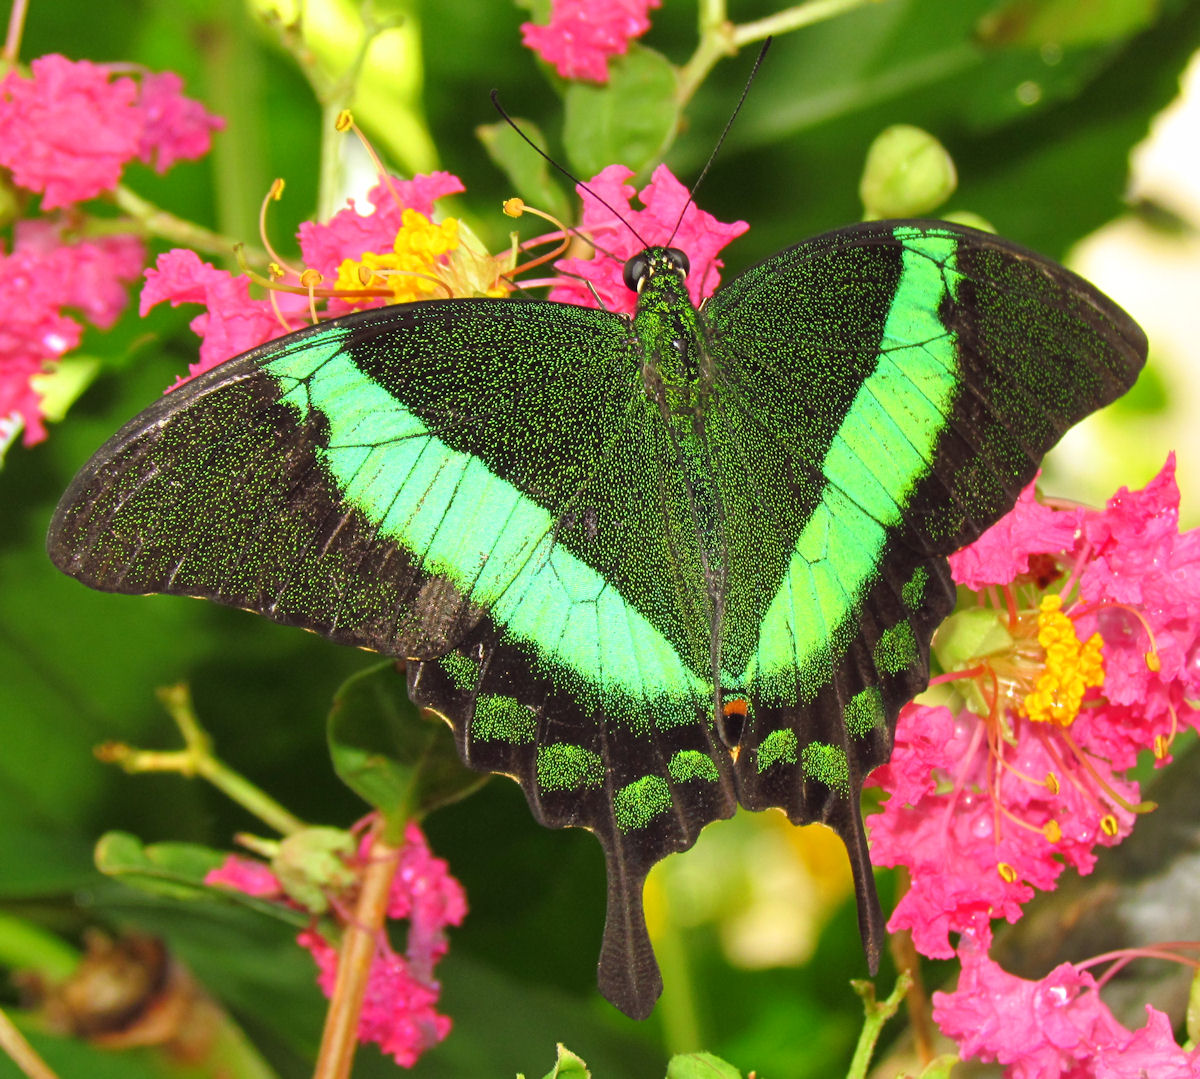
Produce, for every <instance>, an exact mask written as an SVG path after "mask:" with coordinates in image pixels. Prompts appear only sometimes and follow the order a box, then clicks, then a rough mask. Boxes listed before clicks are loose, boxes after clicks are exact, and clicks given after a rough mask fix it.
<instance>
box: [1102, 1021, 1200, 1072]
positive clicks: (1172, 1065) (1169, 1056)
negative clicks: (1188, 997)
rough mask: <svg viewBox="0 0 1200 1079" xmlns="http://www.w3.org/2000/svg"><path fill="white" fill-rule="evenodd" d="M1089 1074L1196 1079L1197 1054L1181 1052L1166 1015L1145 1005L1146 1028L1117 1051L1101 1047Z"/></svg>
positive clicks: (1199, 1068)
mask: <svg viewBox="0 0 1200 1079" xmlns="http://www.w3.org/2000/svg"><path fill="white" fill-rule="evenodd" d="M1092 1074H1093V1075H1094V1076H1095V1079H1148V1077H1153V1079H1197V1077H1200V1050H1195V1049H1193V1050H1192V1051H1191V1052H1190V1053H1189V1052H1188V1051H1187V1050H1186V1049H1184V1048H1183V1047H1182V1046H1181V1045H1180V1044H1179V1043H1178V1042H1177V1041H1176V1040H1175V1034H1174V1032H1173V1031H1172V1030H1171V1020H1170V1018H1168V1016H1167V1014H1166V1013H1165V1012H1160V1011H1159V1010H1158V1009H1157V1008H1152V1007H1151V1006H1150V1005H1149V1004H1147V1005H1146V1025H1145V1026H1144V1027H1141V1028H1140V1029H1138V1030H1135V1031H1134V1032H1133V1034H1132V1035H1131V1036H1130V1038H1129V1040H1128V1041H1127V1042H1126V1043H1125V1044H1124V1045H1122V1046H1120V1047H1119V1048H1118V1047H1115V1046H1109V1045H1105V1046H1101V1047H1100V1051H1099V1052H1098V1053H1097V1054H1096V1059H1095V1061H1094V1066H1093V1073H1092Z"/></svg>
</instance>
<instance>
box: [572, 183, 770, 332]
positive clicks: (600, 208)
mask: <svg viewBox="0 0 1200 1079" xmlns="http://www.w3.org/2000/svg"><path fill="white" fill-rule="evenodd" d="M632 175H633V173H632V171H630V170H629V169H627V168H626V167H625V166H624V165H609V166H608V167H607V168H605V169H602V170H601V171H600V172H599V173H597V174H596V176H595V177H594V178H593V179H591V180H590V181H588V183H587V186H586V188H585V187H584V185H580V186H579V187H578V188H577V189H576V190H577V191H578V192H579V197H580V198H581V199H583V220H582V222H581V224H580V229H581V231H583V232H584V233H586V234H587V235H589V236H591V237H592V238H593V239H594V240H595V241H596V245H597V250H596V253H595V255H594V256H593V257H592V258H590V259H581V258H567V259H560V260H559V261H558V262H556V263H555V266H556V268H557V269H559V270H560V271H562V273H563V274H564V275H566V274H571V275H578V276H572V277H567V276H563V277H562V278H561V279H560V280H559V281H558V283H557V284H556V285H555V286H554V288H553V289H552V290H551V291H550V297H549V298H550V299H551V300H559V301H562V302H563V303H577V304H582V305H584V306H586V307H594V306H596V298H595V296H594V295H593V294H592V292H591V290H590V289H589V288H588V287H587V282H591V284H592V286H593V288H594V289H595V290H596V293H597V294H598V295H599V297H600V299H601V301H602V303H603V305H604V306H605V307H607V308H608V309H609V310H610V311H626V312H632V311H633V310H634V308H635V307H636V306H637V297H636V296H635V295H634V294H633V293H632V292H630V291H629V289H627V288H626V287H625V285H624V282H623V280H622V272H623V270H624V265H625V260H626V259H628V258H630V257H631V256H633V255H636V254H637V253H638V252H639V251H641V250H642V249H643V247H645V246H646V245H647V244H665V243H667V242H668V241H670V243H671V246H673V247H678V248H681V249H682V250H684V251H686V252H687V256H688V260H689V261H690V263H691V270H690V271H689V272H688V276H687V283H688V293H689V294H690V296H691V298H692V301H693V302H694V303H699V302H700V301H701V300H702V299H703V298H704V297H705V296H711V295H712V294H713V292H715V291H716V288H717V285H718V284H720V279H721V275H720V271H721V268H722V266H724V265H725V264H724V263H723V262H722V261H721V260H720V259H719V258H717V253H718V252H719V251H720V250H721V249H722V248H723V247H724V246H725V245H726V244H727V243H729V242H730V240H733V239H734V238H736V237H738V236H740V235H741V234H742V233H743V232H745V231H746V230H747V229H748V228H749V227H750V226H749V225H748V224H746V222H745V221H734V222H733V223H731V224H728V225H726V224H722V223H721V222H720V221H718V220H717V219H716V218H715V217H713V216H712V215H711V214H708V213H705V212H704V211H703V210H701V209H700V208H699V207H697V206H696V204H695V203H692V202H689V201H688V189H687V188H686V187H684V185H683V184H681V183H680V182H679V181H678V180H677V179H676V178H675V177H674V176H673V175H672V174H671V170H670V169H668V168H667V166H666V165H659V166H658V168H656V169H655V170H654V174H653V176H652V177H651V179H650V183H649V184H647V185H646V186H645V187H643V188H642V190H641V191H640V192H638V191H636V189H635V188H634V187H633V185H631V184H629V183H627V182H626V181H627V180H628V179H629V178H630V177H631V176H632ZM589 189H590V190H589ZM635 194H636V195H637V196H638V198H639V199H640V200H641V202H642V206H643V207H644V208H643V209H640V210H639V209H634V207H633V205H632V200H633V197H634V195H635ZM595 196H599V198H596V197H595ZM599 199H604V201H605V202H607V203H608V204H609V206H611V207H612V209H611V210H610V209H609V208H608V207H607V206H604V205H603V204H602V203H601V202H600V201H599ZM685 207H686V209H685ZM614 211H616V212H618V213H620V214H621V217H617V216H616V213H614ZM681 213H682V215H683V216H682V220H681V219H680V214H681ZM621 218H624V220H622V219H621ZM633 230H636V235H635V234H634V231H633ZM601 249H603V251H602V250H601Z"/></svg>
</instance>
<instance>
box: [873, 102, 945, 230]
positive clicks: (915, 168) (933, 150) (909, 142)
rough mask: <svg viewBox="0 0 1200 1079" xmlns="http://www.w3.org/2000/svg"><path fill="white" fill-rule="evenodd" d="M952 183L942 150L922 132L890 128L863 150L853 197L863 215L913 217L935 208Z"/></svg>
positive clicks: (934, 140) (897, 125)
mask: <svg viewBox="0 0 1200 1079" xmlns="http://www.w3.org/2000/svg"><path fill="white" fill-rule="evenodd" d="M957 185H958V176H957V174H956V173H955V171H954V162H953V161H951V160H950V155H949V154H948V153H947V152H946V148H945V147H944V146H943V145H942V144H941V143H940V142H938V140H937V139H935V138H934V137H933V136H932V135H930V134H929V133H928V132H927V131H922V130H921V129H920V128H919V127H911V126H910V125H908V124H896V125H895V126H893V127H889V128H887V129H886V130H885V131H883V132H882V133H881V134H880V135H879V136H878V137H877V138H876V139H875V141H874V142H873V143H872V144H871V148H870V150H868V151H867V163H866V167H865V168H864V169H863V176H862V180H861V182H860V183H859V185H858V193H859V196H860V197H861V198H862V201H863V207H864V209H865V211H866V212H865V217H866V218H867V219H868V220H874V219H877V218H881V217H914V216H919V215H920V214H926V213H929V212H930V211H931V210H933V209H936V208H937V207H938V206H941V205H942V203H944V202H945V201H946V200H947V199H948V198H949V197H950V196H951V195H952V194H953V193H954V189H955V187H956V186H957Z"/></svg>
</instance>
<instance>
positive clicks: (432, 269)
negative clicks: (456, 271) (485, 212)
mask: <svg viewBox="0 0 1200 1079" xmlns="http://www.w3.org/2000/svg"><path fill="white" fill-rule="evenodd" d="M400 220H401V227H400V231H399V232H397V233H396V240H395V242H394V243H393V244H392V250H391V251H388V252H385V253H383V254H377V253H376V252H374V251H365V252H363V256H362V258H361V259H360V260H358V261H357V262H356V261H354V260H353V259H344V260H343V261H342V264H341V265H340V266H339V267H338V276H337V288H339V289H345V290H347V291H353V290H357V289H362V288H364V287H365V288H378V289H389V290H390V291H391V293H392V302H393V303H407V302H410V301H412V300H424V299H428V298H429V297H431V296H435V295H436V296H445V295H446V292H447V290H446V288H445V287H444V286H442V285H441V284H440V283H439V282H440V277H439V273H438V271H439V270H440V269H441V266H440V264H439V262H438V260H439V259H441V258H442V256H443V255H446V254H448V253H449V252H451V251H454V250H455V249H457V247H458V219H457V218H454V217H448V218H446V220H445V221H442V222H441V223H440V224H437V225H435V224H434V223H433V222H432V221H430V220H429V218H427V217H426V216H425V215H424V214H423V213H420V212H419V211H417V210H412V209H409V210H405V211H404V213H403V214H401V216H400Z"/></svg>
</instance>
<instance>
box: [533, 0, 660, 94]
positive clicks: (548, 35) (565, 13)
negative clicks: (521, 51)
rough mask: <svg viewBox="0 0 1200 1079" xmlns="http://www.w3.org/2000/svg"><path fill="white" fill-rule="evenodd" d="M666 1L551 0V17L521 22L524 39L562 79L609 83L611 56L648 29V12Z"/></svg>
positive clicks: (621, 51) (621, 50)
mask: <svg viewBox="0 0 1200 1079" xmlns="http://www.w3.org/2000/svg"><path fill="white" fill-rule="evenodd" d="M661 3H662V0H599V2H598V0H553V3H552V5H551V8H550V22H549V23H548V24H547V25H545V26H540V25H538V24H537V23H531V22H527V23H522V24H521V42H522V44H524V45H526V46H527V47H529V48H531V49H533V51H534V52H536V53H537V54H538V55H539V56H540V57H541V58H542V59H543V60H545V61H546V62H547V63H548V64H553V65H554V66H555V67H556V68H557V69H558V73H559V74H560V75H561V76H562V77H563V78H564V79H590V80H591V81H592V82H608V58H609V57H610V56H619V55H622V54H624V53H625V51H626V50H627V49H628V48H629V42H630V40H632V39H633V38H635V37H640V36H641V35H642V34H644V33H645V32H646V31H647V30H649V29H650V19H649V18H648V17H647V12H648V11H649V10H650V8H652V7H658V6H659V5H660V4H661Z"/></svg>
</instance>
